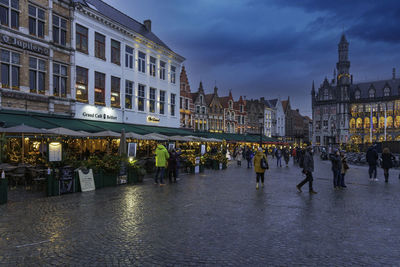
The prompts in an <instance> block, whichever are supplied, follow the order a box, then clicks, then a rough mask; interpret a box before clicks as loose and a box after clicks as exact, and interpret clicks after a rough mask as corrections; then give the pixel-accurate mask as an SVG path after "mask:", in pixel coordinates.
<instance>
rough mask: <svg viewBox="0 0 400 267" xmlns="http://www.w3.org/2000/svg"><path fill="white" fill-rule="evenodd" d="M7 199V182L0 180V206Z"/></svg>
mask: <svg viewBox="0 0 400 267" xmlns="http://www.w3.org/2000/svg"><path fill="white" fill-rule="evenodd" d="M7 199H8V181H7V179H0V204H6V203H7Z"/></svg>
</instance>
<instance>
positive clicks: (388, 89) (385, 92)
mask: <svg viewBox="0 0 400 267" xmlns="http://www.w3.org/2000/svg"><path fill="white" fill-rule="evenodd" d="M383 96H390V88H389V87H385V89H383Z"/></svg>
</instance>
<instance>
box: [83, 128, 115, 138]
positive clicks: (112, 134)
mask: <svg viewBox="0 0 400 267" xmlns="http://www.w3.org/2000/svg"><path fill="white" fill-rule="evenodd" d="M90 136H92V137H117V138H119V137H121V134H120V133H116V132H113V131H109V130H107V131H102V132H97V133H92V134H91V135H90Z"/></svg>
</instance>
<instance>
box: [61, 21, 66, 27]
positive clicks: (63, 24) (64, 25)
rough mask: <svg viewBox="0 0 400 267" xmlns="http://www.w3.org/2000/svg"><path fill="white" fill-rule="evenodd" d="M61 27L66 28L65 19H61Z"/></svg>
mask: <svg viewBox="0 0 400 267" xmlns="http://www.w3.org/2000/svg"><path fill="white" fill-rule="evenodd" d="M61 28H63V29H66V28H67V21H66V20H65V19H61Z"/></svg>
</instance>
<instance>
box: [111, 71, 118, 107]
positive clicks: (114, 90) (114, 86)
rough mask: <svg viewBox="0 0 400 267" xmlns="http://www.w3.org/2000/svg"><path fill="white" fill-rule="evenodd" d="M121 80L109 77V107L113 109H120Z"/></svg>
mask: <svg viewBox="0 0 400 267" xmlns="http://www.w3.org/2000/svg"><path fill="white" fill-rule="evenodd" d="M120 99H121V79H120V78H118V77H114V76H111V97H110V100H111V106H112V107H115V108H119V107H121V100H120Z"/></svg>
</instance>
